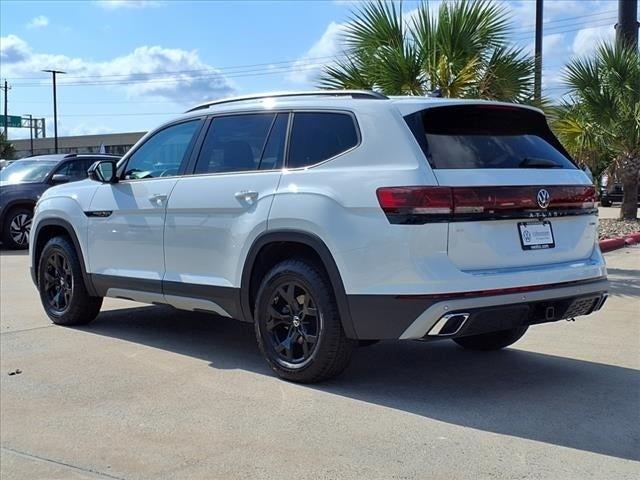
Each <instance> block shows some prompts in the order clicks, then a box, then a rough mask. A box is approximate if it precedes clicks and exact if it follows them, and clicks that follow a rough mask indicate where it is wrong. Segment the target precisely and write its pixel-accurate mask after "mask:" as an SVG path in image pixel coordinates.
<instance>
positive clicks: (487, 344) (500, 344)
mask: <svg viewBox="0 0 640 480" xmlns="http://www.w3.org/2000/svg"><path fill="white" fill-rule="evenodd" d="M528 328H529V327H518V328H512V329H510V330H500V331H499V332H491V333H482V334H480V335H470V336H468V337H460V338H454V339H453V341H454V342H456V343H457V344H458V345H460V346H461V347H463V348H466V349H468V350H500V349H501V348H505V347H508V346H509V345H513V344H514V343H516V342H517V341H518V340H520V339H521V338H522V336H523V335H524V334H525V333H526V331H527V329H528Z"/></svg>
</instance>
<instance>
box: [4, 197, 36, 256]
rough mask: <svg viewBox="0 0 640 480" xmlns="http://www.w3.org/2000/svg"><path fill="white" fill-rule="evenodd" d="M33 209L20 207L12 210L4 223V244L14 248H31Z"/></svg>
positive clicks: (6, 246)
mask: <svg viewBox="0 0 640 480" xmlns="http://www.w3.org/2000/svg"><path fill="white" fill-rule="evenodd" d="M32 220H33V210H31V209H30V208H25V207H19V208H14V209H12V210H10V211H9V212H8V213H7V215H6V217H5V219H4V224H3V225H2V246H3V247H5V248H10V249H12V250H24V249H26V248H29V232H30V231H31V221H32Z"/></svg>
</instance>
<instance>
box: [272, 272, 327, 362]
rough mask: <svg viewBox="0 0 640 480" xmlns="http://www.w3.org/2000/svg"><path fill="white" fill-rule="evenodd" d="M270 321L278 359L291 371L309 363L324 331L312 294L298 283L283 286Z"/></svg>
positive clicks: (279, 286)
mask: <svg viewBox="0 0 640 480" xmlns="http://www.w3.org/2000/svg"><path fill="white" fill-rule="evenodd" d="M267 317H268V318H267V322H266V324H265V327H266V331H267V338H268V340H269V342H270V344H271V345H270V346H271V348H273V351H274V352H275V353H276V355H277V357H278V359H279V360H280V361H281V362H282V363H283V364H284V365H285V366H289V367H290V366H297V365H301V364H304V363H305V362H307V361H308V360H309V359H310V358H311V356H312V355H313V353H314V351H315V348H316V345H317V343H318V337H319V333H320V331H321V329H322V317H321V315H320V313H319V311H318V308H317V307H316V302H315V300H314V299H313V297H312V296H311V294H310V293H309V291H308V290H307V289H306V288H305V287H304V286H303V285H302V284H301V283H299V282H296V281H285V282H282V283H281V284H280V285H278V287H277V289H276V292H275V294H274V295H273V298H272V300H271V304H270V306H269V310H268V312H267Z"/></svg>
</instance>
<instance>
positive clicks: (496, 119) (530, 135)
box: [405, 105, 576, 169]
mask: <svg viewBox="0 0 640 480" xmlns="http://www.w3.org/2000/svg"><path fill="white" fill-rule="evenodd" d="M405 120H406V121H407V124H408V125H409V128H411V131H412V132H413V134H414V135H415V137H416V140H417V141H418V143H419V144H420V146H421V147H422V150H423V151H424V153H425V155H426V157H427V160H428V161H429V163H430V164H431V166H432V167H433V168H443V169H446V168H465V169H476V168H571V169H573V168H576V167H575V165H574V164H573V163H572V161H571V159H570V158H569V156H568V154H567V153H566V151H565V150H564V148H563V147H562V145H560V142H558V140H557V139H556V138H555V137H554V135H553V133H551V130H549V127H548V126H547V123H546V121H545V119H544V117H543V116H542V115H541V114H539V113H537V112H535V111H531V110H526V109H522V108H513V107H503V106H491V105H487V106H484V105H483V106H450V107H439V108H430V109H427V110H424V111H421V112H417V113H415V114H412V115H409V116H407V117H405Z"/></svg>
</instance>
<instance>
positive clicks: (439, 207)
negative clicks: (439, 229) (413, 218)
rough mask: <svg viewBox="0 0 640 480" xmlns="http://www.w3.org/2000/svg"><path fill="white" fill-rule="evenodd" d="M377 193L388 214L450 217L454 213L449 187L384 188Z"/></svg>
mask: <svg viewBox="0 0 640 480" xmlns="http://www.w3.org/2000/svg"><path fill="white" fill-rule="evenodd" d="M376 193H377V195H378V202H380V206H381V207H382V210H384V212H385V213H387V214H393V215H399V214H405V215H449V214H451V212H452V201H451V188H449V187H383V188H379V189H378V190H377V192H376Z"/></svg>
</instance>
